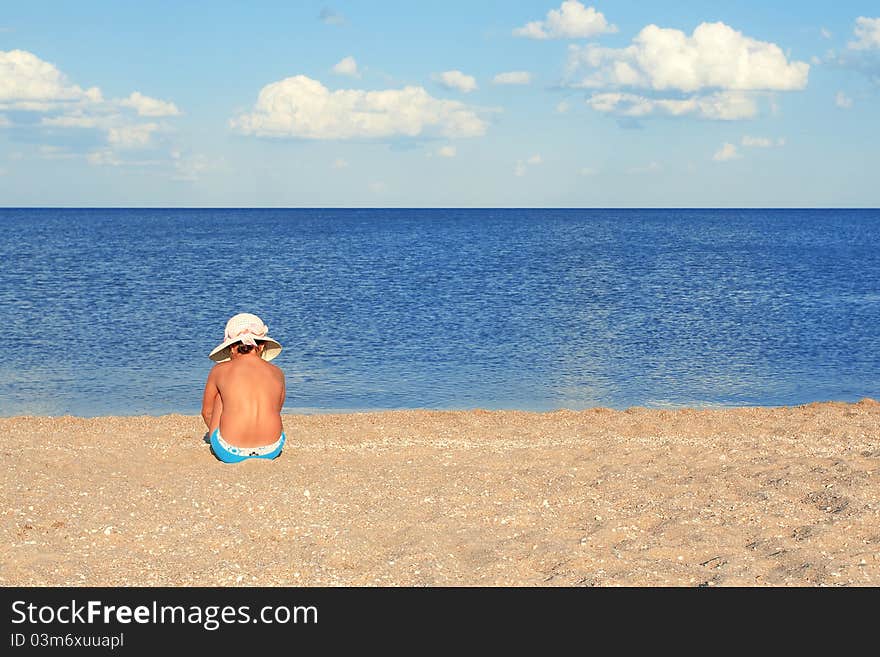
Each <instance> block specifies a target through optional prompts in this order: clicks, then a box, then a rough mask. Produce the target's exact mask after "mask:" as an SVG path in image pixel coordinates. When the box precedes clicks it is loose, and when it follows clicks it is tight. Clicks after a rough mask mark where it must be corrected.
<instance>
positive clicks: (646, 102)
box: [586, 91, 758, 121]
mask: <svg viewBox="0 0 880 657" xmlns="http://www.w3.org/2000/svg"><path fill="white" fill-rule="evenodd" d="M586 103H587V105H589V106H590V107H591V108H593V109H594V110H596V111H597V112H602V113H606V114H615V115H617V116H625V117H630V118H644V117H648V116H658V115H659V116H672V117H681V116H695V117H698V118H702V119H714V120H721V121H738V120H742V119H751V118H754V117H755V116H757V115H758V105H757V103H756V102H755V99H754V98H752V96H751V95H748V94H745V93H742V92H736V91H726V92H718V93H715V94H708V95H704V96H692V97H690V98H684V99H675V98H647V97H645V96H640V95H638V94H629V93H620V92H606V93H597V94H593V95H592V96H590V98H588V99H587V101H586Z"/></svg>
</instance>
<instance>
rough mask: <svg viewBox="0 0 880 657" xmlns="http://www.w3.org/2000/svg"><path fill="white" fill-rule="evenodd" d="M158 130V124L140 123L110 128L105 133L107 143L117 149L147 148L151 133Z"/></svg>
mask: <svg viewBox="0 0 880 657" xmlns="http://www.w3.org/2000/svg"><path fill="white" fill-rule="evenodd" d="M158 129H159V124H158V123H140V124H135V125H126V126H121V127H117V128H110V130H109V131H108V133H107V141H108V142H109V143H110V144H111V145H113V146H115V147H117V148H125V149H129V148H130V149H138V148H147V147H148V146H149V145H150V141H151V139H152V135H153V133H154V132H156V131H157V130H158Z"/></svg>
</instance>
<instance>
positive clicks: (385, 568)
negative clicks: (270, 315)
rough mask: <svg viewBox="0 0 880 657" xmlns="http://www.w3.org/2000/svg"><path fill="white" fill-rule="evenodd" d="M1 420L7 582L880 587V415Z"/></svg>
mask: <svg viewBox="0 0 880 657" xmlns="http://www.w3.org/2000/svg"><path fill="white" fill-rule="evenodd" d="M284 424H285V429H286V431H287V435H288V439H289V440H288V446H287V448H286V449H285V450H284V453H283V455H282V456H281V457H280V458H279V459H277V460H275V461H260V460H251V461H247V462H244V463H242V464H239V465H224V464H221V463H219V462H217V461H216V460H215V459H214V458H213V457H212V456H211V454H210V452H209V448H208V446H207V445H206V444H205V443H204V442H203V436H204V426H203V424H202V423H201V419H200V418H198V417H190V416H182V415H168V416H162V417H102V418H94V419H86V418H74V417H55V418H49V417H16V418H5V419H0V435H2V437H3V438H2V439H3V443H2V445H3V447H2V453H3V468H2V474H0V585H3V586H19V585H28V586H45V585H50V586H157V585H164V586H190V585H203V586H337V585H351V586H377V585H378V586H478V585H483V586H486V585H488V586H618V585H622V586H820V585H850V586H877V585H880V403H878V402H876V401H872V400H869V399H865V400H862V401H861V402H858V403H855V404H844V403H816V404H809V405H805V406H798V407H783V408H739V409H722V410H691V409H684V410H674V411H673V410H652V409H644V408H632V409H628V410H625V411H614V410H609V409H601V408H597V409H591V410H585V411H577V412H575V411H566V410H560V411H555V412H551V413H526V412H518V411H479V410H475V411H424V410H419V411H388V412H378V413H350V414H340V415H285V416H284Z"/></svg>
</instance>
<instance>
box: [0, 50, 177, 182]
mask: <svg viewBox="0 0 880 657" xmlns="http://www.w3.org/2000/svg"><path fill="white" fill-rule="evenodd" d="M4 108H5V109H12V110H16V111H20V112H31V113H37V114H40V115H41V116H40V117H39V120H38V121H36V122H35V121H34V120H32V119H28V120H26V121H23V122H22V124H26V125H28V126H31V127H33V126H37V127H39V128H43V129H44V130H45V131H46V135H47V136H48V137H50V138H51V137H54V136H57V135H58V133H59V131H62V130H93V131H95V132H96V136H99V137H103V138H104V139H105V140H106V141H105V143H104V144H103V145H101V146H99V147H98V148H97V149H96V145H95V143H94V141H93V139H92V138H91V137H89V138H88V139H87V140H86V141H85V143H86V144H87V146H84V145H82V144H81V145H79V146H73V147H70V148H63V149H62V148H58V147H57V146H54V145H52V144H47V145H45V146H43V147H42V148H41V149H40V157H42V158H47V159H82V158H85V159H86V161H88V162H89V163H90V164H100V165H109V166H120V165H123V164H138V165H140V164H144V163H145V161H140V162H134V161H131V160H129V161H125V160H123V159H120V157H119V156H118V155H117V153H116V151H117V150H125V149H143V148H149V147H152V146H154V143H153V135H154V134H155V133H156V132H157V131H160V130H165V129H167V126H165V125H160V124H158V123H138V122H137V117H139V116H148V117H168V116H177V115H179V114H180V110H179V109H178V108H177V106H176V105H175V104H174V103H172V102H168V101H163V100H158V99H156V98H151V97H149V96H145V95H143V94H141V93H140V92H137V91H135V92H132V93H131V94H130V95H129V96H128V97H127V98H122V99H105V98H104V96H103V94H102V93H101V90H100V89H99V88H98V87H90V88H88V89H83V88H82V87H80V86H79V85H76V84H74V83H72V82H70V81H69V80H68V79H67V77H66V76H65V75H64V74H63V73H62V72H61V71H60V70H59V69H58V68H57V67H56V66H55V65H54V64H51V63H49V62H46V61H43V60H42V59H40V58H39V57H37V56H36V55H34V54H33V53H30V52H26V51H23V50H11V51H0V109H4ZM10 127H11V128H12V129H15V128H16V127H17V125H13V126H10ZM86 148H88V149H89V150H86ZM160 163H161V161H160V160H151V161H150V162H149V164H160ZM165 163H166V164H167V163H168V161H167V160H166V161H165Z"/></svg>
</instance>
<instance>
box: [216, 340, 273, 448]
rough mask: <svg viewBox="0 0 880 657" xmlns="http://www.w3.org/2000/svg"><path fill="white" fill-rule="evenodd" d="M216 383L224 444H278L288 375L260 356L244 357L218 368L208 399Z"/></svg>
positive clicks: (251, 445) (220, 365)
mask: <svg viewBox="0 0 880 657" xmlns="http://www.w3.org/2000/svg"><path fill="white" fill-rule="evenodd" d="M212 379H213V381H212ZM212 383H213V385H214V386H216V390H217V395H219V402H220V404H219V406H220V411H221V412H220V419H219V428H220V434H221V435H222V436H223V439H224V440H226V441H227V442H228V443H230V444H232V445H237V446H240V447H255V446H261V445H269V444H271V443H273V442H275V441H276V440H278V437H279V436H280V435H281V432H282V430H283V428H282V424H281V408H282V407H283V405H284V397H285V385H284V373H283V372H282V371H281V370H280V369H279V368H278V367H276V366H275V365H272V364H271V363H268V362H266V361H265V360H263V359H262V358H260V357H259V356H257V355H256V354H253V355H249V356H244V357H240V358H236V359H233V360H230V361H228V362H225V363H219V364H217V365H215V366H214V369H212V370H211V373H210V375H209V376H208V385H207V386H206V391H205V393H206V398H207V396H208V395H209V393H210V391H211V387H212ZM215 408H216V405H215Z"/></svg>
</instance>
